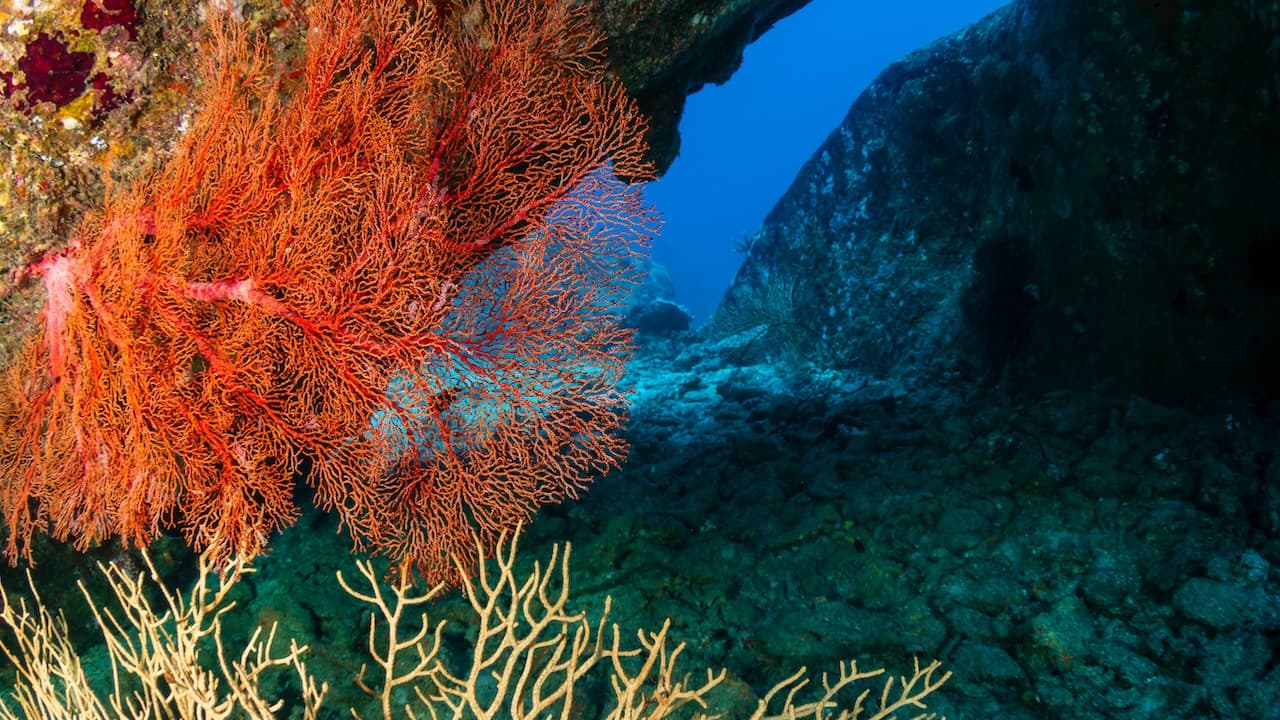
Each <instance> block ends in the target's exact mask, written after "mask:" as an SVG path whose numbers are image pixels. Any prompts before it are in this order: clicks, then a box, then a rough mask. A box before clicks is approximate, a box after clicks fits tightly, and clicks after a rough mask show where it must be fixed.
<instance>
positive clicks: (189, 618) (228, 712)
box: [0, 539, 951, 720]
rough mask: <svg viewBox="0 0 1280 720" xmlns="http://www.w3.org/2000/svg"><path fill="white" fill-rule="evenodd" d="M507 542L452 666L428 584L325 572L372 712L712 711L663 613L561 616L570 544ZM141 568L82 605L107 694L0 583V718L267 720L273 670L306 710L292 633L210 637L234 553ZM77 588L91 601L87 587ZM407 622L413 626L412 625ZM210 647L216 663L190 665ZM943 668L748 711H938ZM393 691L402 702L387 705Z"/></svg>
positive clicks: (367, 570) (310, 684) (786, 689)
mask: <svg viewBox="0 0 1280 720" xmlns="http://www.w3.org/2000/svg"><path fill="white" fill-rule="evenodd" d="M516 550H517V542H516V541H515V540H514V539H507V540H504V541H502V542H500V543H499V544H498V548H497V552H496V557H495V558H493V559H492V560H491V561H490V562H488V563H483V562H482V563H480V565H479V567H480V568H481V570H480V573H479V575H478V576H477V577H475V578H470V579H468V581H467V582H466V584H465V586H464V590H465V592H466V597H467V599H468V601H469V602H470V605H471V608H472V610H473V611H474V613H475V631H474V632H475V640H474V645H473V647H472V648H471V652H470V654H469V656H468V657H467V658H465V660H464V661H463V662H461V663H460V664H459V666H458V667H450V666H449V664H448V663H447V662H446V660H445V659H444V658H442V657H441V655H442V653H441V648H442V646H441V639H442V637H443V631H444V626H445V623H444V622H443V621H441V622H436V623H434V624H432V623H431V622H429V619H428V617H427V615H426V613H420V617H419V619H420V620H421V622H420V624H416V623H411V622H409V618H408V617H406V615H407V613H410V612H412V611H413V609H414V608H415V607H417V606H420V605H423V604H425V603H427V602H429V601H430V600H431V599H432V598H433V597H435V595H436V594H437V593H438V592H439V588H436V589H433V590H430V591H426V592H422V593H415V592H414V590H413V589H412V586H411V585H410V584H409V583H406V582H405V578H400V582H398V583H395V584H393V585H387V584H385V583H383V582H381V581H380V580H379V578H378V575H377V574H376V572H375V571H374V569H373V566H372V565H371V564H370V563H368V562H367V561H360V562H357V565H356V567H357V570H358V571H359V574H360V576H361V582H360V583H358V584H357V585H353V584H352V583H350V582H348V581H347V579H346V578H345V577H343V575H342V574H341V573H339V574H338V583H339V584H340V585H341V586H342V588H343V589H344V590H345V591H346V592H347V593H348V594H349V595H350V596H351V597H352V598H354V599H355V600H356V601H358V602H361V603H363V604H365V605H366V606H368V608H369V609H370V610H371V611H372V612H371V615H370V624H369V632H368V648H369V652H370V653H371V656H372V661H373V664H372V666H366V667H365V668H362V670H361V672H360V674H359V676H358V677H357V678H356V683H357V684H358V685H359V686H360V687H361V688H363V689H364V690H365V691H366V692H367V693H369V694H370V695H371V696H373V697H374V698H375V699H376V700H377V703H378V706H379V714H380V715H381V716H382V717H383V719H384V720H390V719H391V718H397V719H399V718H408V719H411V720H413V719H416V718H431V719H432V720H442V719H444V718H450V719H454V720H462V719H464V718H465V719H468V720H470V719H474V720H534V719H535V718H536V719H538V720H542V719H543V718H561V719H563V718H569V717H579V716H578V715H577V714H575V711H581V709H582V708H581V705H582V704H583V703H582V702H581V698H579V697H578V695H577V693H576V691H577V690H578V689H580V688H581V687H582V685H583V683H584V681H585V680H586V679H587V677H588V676H589V675H591V676H593V677H603V678H604V679H606V680H607V682H608V683H609V686H610V687H611V688H612V690H613V694H614V702H613V704H612V709H611V710H608V711H607V714H606V716H605V719H606V720H663V719H664V718H689V719H690V720H711V719H712V718H717V717H721V716H720V715H717V714H715V708H713V707H711V704H712V702H711V691H712V690H713V689H714V688H715V687H716V686H717V685H719V684H720V683H721V682H722V681H723V680H724V679H725V677H726V674H725V671H723V670H721V671H720V672H712V671H710V670H705V671H703V672H701V673H698V674H697V675H695V676H692V677H693V678H694V679H691V676H690V675H688V674H684V673H683V671H682V670H680V669H679V668H678V667H677V665H678V660H679V659H680V656H681V653H682V651H683V650H684V647H685V646H684V644H683V643H675V642H674V641H672V640H671V639H670V634H669V632H670V628H671V622H670V620H668V621H666V622H664V623H663V625H662V628H661V629H660V630H659V631H657V632H645V631H640V632H638V633H636V634H635V639H634V641H627V640H626V637H627V636H626V634H624V633H623V632H622V631H621V629H620V628H619V627H618V626H617V625H616V624H612V623H610V622H609V621H608V618H609V609H610V601H609V599H608V598H606V599H605V601H604V603H603V607H602V609H601V611H600V613H599V615H598V617H597V618H596V619H594V620H593V619H591V617H590V616H589V615H588V614H587V613H585V612H582V611H579V610H573V609H570V606H569V601H570V597H571V594H570V588H569V557H570V547H569V546H568V545H564V546H563V547H557V548H555V549H553V551H552V554H551V557H550V558H549V559H548V560H547V562H546V563H545V564H541V563H536V564H535V565H534V566H533V569H532V570H531V571H530V572H529V573H527V574H523V573H520V572H519V571H517V569H516V557H517V555H516ZM478 551H479V550H478ZM147 562H148V570H149V572H148V573H144V574H139V575H136V576H135V575H131V574H129V573H127V572H125V571H123V570H121V569H119V568H118V567H115V566H106V567H103V572H104V573H105V574H106V576H107V580H108V582H109V584H110V586H111V588H112V590H113V592H114V594H115V596H116V599H117V600H118V602H119V604H120V606H121V607H122V608H123V613H122V614H120V615H119V616H117V615H116V614H113V613H111V612H109V611H106V610H103V609H99V608H98V607H96V606H94V615H95V617H96V619H97V622H98V625H99V626H100V627H101V629H102V632H103V635H104V637H105V639H106V648H107V651H108V653H109V655H110V658H111V664H112V678H113V686H114V691H113V692H111V693H109V694H108V696H107V698H106V699H105V700H104V699H101V698H99V696H98V695H96V694H95V693H94V692H93V690H92V689H91V688H90V685H89V682H88V680H87V678H86V674H85V672H84V670H83V667H82V665H81V660H80V657H79V656H78V655H77V654H76V651H75V650H74V648H73V647H72V645H71V643H70V641H69V640H68V638H67V628H66V624H65V621H64V620H63V619H62V617H61V616H60V615H59V616H54V615H53V614H52V613H51V612H50V611H49V610H48V609H47V608H46V607H45V606H44V605H43V604H42V602H41V601H40V598H39V596H38V595H37V596H36V597H35V599H34V603H33V604H32V605H28V604H27V603H25V602H13V601H11V599H10V597H9V596H8V595H7V594H4V591H3V588H0V600H2V601H3V603H4V606H3V609H2V610H0V624H3V625H6V626H8V627H9V628H10V629H11V630H12V631H13V636H14V639H13V640H12V641H9V642H8V643H7V644H0V650H2V651H3V653H4V654H5V655H6V656H7V657H8V658H9V660H10V662H12V663H13V664H14V665H15V666H16V667H17V669H18V683H17V687H16V688H15V689H14V692H13V694H12V697H11V699H10V700H9V702H10V703H13V704H15V705H16V706H15V705H8V706H6V705H5V704H4V702H5V701H4V700H3V699H0V718H5V719H6V720H8V719H14V720H16V719H17V718H47V719H49V720H63V719H67V720H70V719H72V718H74V719H76V720H82V719H85V720H96V719H98V718H103V719H105V718H140V717H146V718H208V719H209V720H219V719H221V718H230V717H237V718H239V717H247V718H251V719H252V720H266V719H267V718H275V717H277V713H278V712H280V711H281V710H282V707H281V705H282V703H281V702H280V701H278V700H277V701H274V702H273V701H272V700H271V699H269V698H266V697H264V696H263V695H262V692H261V686H262V681H263V679H264V678H265V677H266V676H267V674H269V672H270V671H272V670H285V671H292V672H293V673H295V674H296V675H297V676H298V678H299V681H300V683H301V687H302V693H301V695H302V702H303V704H304V707H303V708H301V710H302V715H303V717H305V718H315V717H317V711H318V709H319V708H320V706H321V703H322V702H323V700H324V697H325V694H326V691H327V689H328V685H327V684H326V683H319V682H317V679H316V678H315V677H314V676H313V675H311V674H310V673H309V672H308V670H307V668H306V665H305V664H304V662H303V656H304V654H305V652H306V650H307V648H306V647H299V646H298V645H297V644H296V643H295V642H292V641H291V642H290V643H289V650H288V651H287V652H284V653H277V652H275V651H274V650H273V648H274V647H275V642H274V641H275V634H276V628H275V625H272V626H271V627H270V628H268V629H267V630H266V631H265V633H264V632H263V631H262V630H261V629H259V630H258V631H257V632H255V633H254V634H253V636H252V637H251V638H250V640H249V641H248V643H247V644H246V645H245V647H243V648H240V649H236V650H234V651H232V653H231V654H229V652H228V648H226V647H224V645H223V642H222V637H221V628H222V617H223V615H224V614H225V613H227V612H229V611H231V610H232V609H233V607H234V603H231V602H228V601H227V593H228V591H229V590H230V589H231V588H232V587H233V586H234V585H235V583H236V582H237V581H238V580H239V579H240V578H241V577H243V576H244V575H245V574H247V573H250V572H252V571H253V569H252V568H251V567H249V566H247V565H246V564H245V563H244V562H241V561H236V562H233V563H231V564H230V565H228V566H226V567H224V568H221V569H220V570H217V571H215V570H214V569H213V568H211V567H209V565H208V563H207V562H202V563H201V567H200V577H199V580H198V581H197V583H196V586H195V587H194V588H193V589H192V590H191V591H190V592H189V593H188V594H186V595H185V596H184V595H182V594H180V593H178V592H177V591H175V590H173V589H171V588H168V587H165V586H164V585H163V583H161V582H160V578H159V575H158V573H157V572H156V571H155V568H154V566H153V565H151V564H150V560H148V561H147ZM459 564H460V565H462V563H459ZM147 575H149V576H150V578H151V580H153V581H155V582H156V583H157V584H159V585H160V590H161V596H162V598H163V604H162V605H161V606H160V607H158V608H157V607H153V606H152V604H151V603H150V602H149V601H148V600H147V597H146V595H145V593H144V592H143V589H144V584H145V583H144V581H145V579H146V576H147ZM81 590H82V591H83V590H84V588H83V585H82V586H81ZM85 597H86V599H88V600H89V602H90V604H91V605H93V600H92V598H90V597H89V596H88V594H87V593H86V594H85ZM411 626H416V627H419V629H418V630H417V631H414V632H409V631H408V628H409V627H411ZM210 645H212V648H210ZM209 650H211V651H212V653H211V657H212V658H213V660H214V663H213V664H214V665H216V668H215V669H209V668H206V667H204V666H202V665H201V664H200V663H199V662H197V658H198V657H199V656H200V654H201V652H202V651H209ZM370 667H372V670H370V669H369V668H370ZM950 676H951V673H950V672H941V670H940V665H939V663H938V662H937V661H936V660H935V661H933V662H931V663H928V664H927V665H923V666H922V665H921V664H920V663H919V662H918V661H917V662H916V663H915V668H914V672H913V673H912V674H911V675H910V676H909V677H908V676H903V677H898V678H895V677H893V676H886V674H885V671H884V670H883V669H879V668H877V669H874V670H870V671H862V670H859V669H858V667H857V664H856V663H854V662H849V663H847V664H845V663H842V664H841V666H840V668H839V671H838V673H837V674H836V675H835V676H834V677H832V676H827V675H823V676H822V678H821V689H820V690H819V691H817V692H816V693H808V692H806V691H807V690H808V689H809V688H808V686H809V682H810V681H809V680H808V679H807V676H806V672H805V670H804V669H801V670H799V671H797V672H796V673H795V674H793V675H792V676H790V677H788V678H787V679H785V680H783V681H782V682H780V683H778V684H777V685H775V686H774V687H773V689H771V690H770V691H769V692H768V693H766V694H765V696H764V697H763V698H762V699H761V700H760V701H759V703H758V706H757V708H756V710H755V712H754V713H753V714H752V715H751V720H807V719H808V718H814V719H815V720H817V719H823V720H890V719H893V718H896V719H898V720H930V719H931V718H934V717H936V715H935V714H933V713H929V712H928V711H927V707H926V704H925V700H926V699H927V698H928V696H930V695H931V694H932V693H933V692H935V691H936V690H937V689H938V688H939V687H941V686H942V684H943V683H945V682H947V680H948V679H949V678H950ZM880 678H887V679H885V680H884V681H883V684H881V685H880V686H879V688H878V692H875V693H874V694H873V690H874V689H875V688H870V687H866V686H865V685H866V684H865V682H864V681H867V680H875V681H876V682H879V679H880ZM398 688H403V689H405V690H408V691H411V692H409V693H405V692H397V689H398ZM855 693H856V694H855ZM395 697H400V698H406V697H407V698H409V699H410V702H409V703H407V704H406V703H404V702H403V701H401V702H399V703H397V701H395V700H394V699H393V698H395ZM575 708H576V710H575ZM290 709H291V708H284V710H286V711H287V710H290ZM351 712H352V714H353V715H354V716H355V717H356V718H360V717H361V716H360V715H359V714H357V713H356V712H355V711H354V710H352V711H351ZM905 713H915V714H912V715H908V714H905ZM282 715H283V713H282Z"/></svg>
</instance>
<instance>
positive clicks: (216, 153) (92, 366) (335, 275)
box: [0, 0, 655, 582]
mask: <svg viewBox="0 0 1280 720" xmlns="http://www.w3.org/2000/svg"><path fill="white" fill-rule="evenodd" d="M572 6H573V3H571V2H567V1H566V0H453V1H449V0H436V1H435V2H425V3H419V2H413V1H412V0H372V1H371V2H354V0H352V1H348V2H344V1H343V0H321V1H320V2H318V3H317V4H316V5H315V6H314V7H312V8H311V9H310V11H309V22H310V27H309V29H308V44H307V50H306V54H305V58H304V60H303V62H304V63H305V66H304V67H299V68H295V67H289V66H281V65H280V63H278V62H277V61H276V60H275V59H274V58H272V57H271V56H270V53H269V52H268V51H267V50H266V48H265V45H264V44H263V43H262V42H259V41H255V40H254V39H252V38H249V37H246V35H245V33H244V31H243V30H242V29H241V28H240V27H239V25H238V24H237V23H236V22H235V21H234V20H232V19H229V18H216V17H215V18H211V19H210V27H209V35H210V36H209V39H208V40H207V41H206V55H205V60H204V61H203V66H202V82H201V84H200V86H199V89H198V92H199V94H200V95H199V98H198V100H199V105H198V106H199V110H198V111H197V112H196V113H195V114H194V115H193V117H192V118H191V120H190V124H189V128H188V129H187V131H186V132H185V134H184V136H183V138H182V140H181V141H180V143H179V145H178V147H177V148H176V150H175V152H174V155H173V158H172V160H171V161H170V162H169V163H168V164H167V166H166V168H165V169H164V170H163V171H162V172H160V173H159V174H157V175H156V176H154V177H149V178H145V179H143V180H140V181H138V182H136V183H134V184H133V185H132V186H130V187H128V188H122V187H119V186H117V187H113V188H111V189H110V190H109V192H108V197H107V199H106V201H105V203H104V206H103V207H102V208H101V209H100V210H98V211H96V212H93V213H91V214H90V215H89V216H88V217H87V218H86V219H85V221H84V222H83V223H82V225H81V227H80V229H79V231H78V233H77V235H76V237H75V238H73V239H72V240H71V241H70V242H69V243H68V245H67V247H66V248H65V249H64V250H62V251H60V252H58V253H54V254H50V255H47V256H46V257H44V258H42V259H41V260H39V261H37V262H35V263H33V264H32V265H31V266H29V267H28V268H26V270H25V271H24V272H25V273H26V274H27V275H28V276H30V277H32V278H38V279H41V280H43V283H44V287H45V289H46V293H47V301H46V305H45V307H44V310H43V315H42V317H43V323H42V326H41V328H40V331H39V332H38V334H37V336H36V337H34V338H32V339H31V341H30V342H29V343H28V345H27V347H26V349H25V350H24V352H23V354H22V355H21V357H20V358H19V359H18V360H17V361H16V363H15V364H14V366H13V367H11V368H10V369H9V372H8V374H7V375H6V376H5V379H4V384H3V388H2V389H0V510H2V511H3V513H4V518H5V521H6V525H7V528H8V555H9V557H10V559H11V560H14V559H16V558H17V557H18V556H20V555H23V554H24V553H28V552H29V549H30V538H31V536H32V534H33V533H35V532H38V531H48V532H51V533H52V534H53V536H55V537H56V538H59V539H64V540H66V539H70V540H73V541H74V542H75V544H76V545H77V546H79V547H86V546H89V545H92V544H94V543H98V542H101V541H103V540H106V539H108V538H112V537H117V536H118V537H120V538H122V539H123V540H125V541H126V542H130V543H134V544H137V545H143V544H146V543H148V542H149V541H151V540H152V539H154V538H155V537H156V536H157V534H158V533H160V532H161V531H162V530H163V529H166V528H176V529H179V530H181V532H182V533H184V535H185V536H186V538H187V540H188V541H189V542H190V543H191V545H192V546H193V547H194V548H196V549H198V550H201V551H204V552H209V553H212V554H214V555H215V556H217V557H227V556H229V555H231V554H242V555H253V554H256V553H258V552H260V551H261V550H262V549H263V546H264V544H265V543H266V542H267V537H268V535H269V534H270V533H271V532H272V531H275V530H278V529H280V528H282V527H284V526H286V525H288V524H289V523H290V522H291V521H292V520H293V518H294V517H295V516H296V514H297V509H296V504H295V498H294V487H295V483H296V482H297V481H298V480H299V479H301V480H303V481H305V482H306V483H307V484H308V485H309V486H310V487H311V488H312V489H313V492H314V497H315V500H316V502H317V503H318V504H319V505H320V506H321V507H323V508H326V509H329V510H332V511H334V512H337V513H338V514H339V515H340V517H341V518H342V520H343V522H344V524H345V525H346V527H348V528H349V530H350V533H351V535H352V537H353V539H354V541H355V543H356V546H357V547H358V548H360V549H364V550H372V551H375V552H379V553H382V554H385V555H388V556H390V557H392V558H393V559H395V560H398V561H400V562H402V563H403V564H404V565H405V566H406V567H414V568H416V569H417V570H419V571H420V573H421V574H422V576H423V578H424V579H425V580H427V581H429V582H436V581H439V580H442V579H447V577H448V576H449V572H450V571H449V569H448V568H449V564H448V562H449V561H448V557H449V555H450V554H451V553H457V554H458V555H459V556H460V557H470V556H471V553H470V552H469V550H468V548H469V547H470V543H471V542H472V537H473V534H474V533H476V532H478V533H479V534H480V535H481V537H482V538H484V539H486V540H488V541H490V542H491V541H493V540H494V539H495V538H496V537H497V535H498V534H499V533H501V532H502V531H504V530H508V529H511V528H513V527H514V526H516V525H517V524H518V523H519V522H521V521H523V520H525V519H527V518H528V517H529V516H530V515H531V513H532V512H533V511H534V509H536V508H537V507H539V506H540V505H543V504H545V503H549V502H555V501H558V500H560V499H562V498H564V497H565V496H571V495H573V494H574V493H576V492H577V491H578V490H579V489H580V488H582V487H583V485H584V484H585V483H586V482H588V481H589V479H590V478H591V476H592V475H593V474H595V473H598V472H603V471H606V470H608V469H610V468H612V467H614V466H616V465H617V464H618V463H619V462H620V461H621V459H622V457H623V454H624V452H625V446H624V443H623V441H622V440H621V438H619V437H618V434H617V430H618V428H619V426H620V423H621V422H622V421H623V420H624V418H625V415H626V401H625V397H624V396H623V394H622V393H621V392H620V391H619V389H618V383H619V381H620V375H621V373H622V371H623V363H624V362H625V360H626V358H627V356H628V354H629V351H630V336H629V334H628V332H627V331H625V330H623V329H621V328H620V327H619V325H618V322H617V320H618V317H617V308H618V306H619V303H620V302H621V301H622V299H623V294H624V293H625V292H626V290H627V283H628V281H629V280H630V279H632V278H633V277H634V275H635V271H636V255H635V254H636V252H637V250H638V248H639V247H640V246H642V245H643V244H644V241H645V240H646V239H647V238H648V237H649V236H650V234H651V233H652V231H653V229H654V226H655V221H654V218H653V216H652V214H651V213H650V211H649V210H648V209H647V208H646V207H645V206H644V205H643V203H642V202H641V200H640V198H639V195H638V189H637V188H636V187H634V186H632V185H629V184H626V183H624V182H622V181H620V180H618V179H617V178H618V177H624V178H628V179H634V178H644V177H647V176H648V175H649V174H650V168H649V166H648V164H647V163H646V162H645V161H644V159H643V154H644V149H645V148H644V144H643V140H642V135H643V131H644V122H643V119H642V118H641V117H640V115H639V114H638V112H637V110H636V108H635V106H634V104H633V103H632V102H631V101H630V100H629V99H628V98H627V96H626V95H625V92H624V90H623V88H622V87H620V85H619V84H617V83H616V82H613V81H611V80H610V79H608V78H607V77H606V75H605V74H604V66H603V56H602V53H601V49H600V48H601V43H600V40H601V39H600V37H599V35H598V34H597V33H596V32H595V31H594V30H593V28H592V26H591V24H590V22H589V18H588V17H587V16H586V14H585V11H583V10H581V9H578V8H574V7H572Z"/></svg>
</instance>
